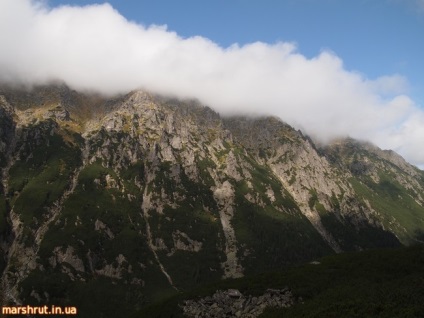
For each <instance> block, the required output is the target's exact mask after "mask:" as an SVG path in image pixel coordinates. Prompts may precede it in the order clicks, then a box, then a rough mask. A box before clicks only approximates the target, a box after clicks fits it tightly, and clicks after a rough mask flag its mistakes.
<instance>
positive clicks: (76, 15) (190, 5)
mask: <svg viewBox="0 0 424 318" xmlns="http://www.w3.org/2000/svg"><path fill="white" fill-rule="evenodd" d="M95 3H100V4H98V5H95ZM101 3H102V2H101V1H72V0H68V1H66V0H60V1H59V0H44V1H30V0H0V43H1V50H0V80H3V81H19V82H25V83H35V82H48V81H50V80H53V79H61V80H64V81H66V82H67V83H68V85H70V86H72V87H74V88H77V89H95V90H99V91H102V92H106V93H116V92H124V91H127V90H131V89H135V88H145V89H149V90H153V91H157V92H159V93H171V94H173V95H176V96H179V97H196V98H198V99H200V100H201V101H202V102H204V103H206V104H208V105H209V106H211V107H212V108H215V109H216V110H217V111H219V112H221V113H223V114H229V113H234V112H246V113H257V114H262V113H263V114H273V115H276V116H279V117H280V118H281V119H283V120H284V121H286V122H288V123H289V124H291V125H293V126H295V127H296V128H301V129H302V130H304V131H305V132H306V133H309V134H311V135H313V136H314V137H315V138H318V139H320V140H322V141H328V140H330V139H331V138H333V137H337V136H342V137H343V136H351V137H354V138H360V139H367V140H370V141H372V142H374V143H376V144H377V145H378V146H380V147H382V148H390V149H394V150H395V151H397V152H399V153H401V154H402V155H403V156H404V157H405V158H406V159H407V160H409V161H411V162H413V163H415V164H417V165H420V166H421V167H422V166H424V148H423V147H422V143H423V140H424V111H423V107H422V106H424V75H423V74H424V63H423V56H424V39H423V34H424V0H286V1H284V0H275V1H270V0H261V1H259V0H250V1H249V0H244V1H242V0H214V1H209V0H204V1H199V0H178V1H175V0H169V1H164V0H155V1H127V0H126V1H109V4H101Z"/></svg>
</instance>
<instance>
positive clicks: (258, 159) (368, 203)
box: [0, 85, 424, 317]
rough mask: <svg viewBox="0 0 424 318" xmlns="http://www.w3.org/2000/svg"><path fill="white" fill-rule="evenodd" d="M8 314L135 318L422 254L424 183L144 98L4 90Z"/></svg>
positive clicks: (0, 162)
mask: <svg viewBox="0 0 424 318" xmlns="http://www.w3.org/2000/svg"><path fill="white" fill-rule="evenodd" d="M0 168H1V171H2V182H1V185H0V248H1V250H2V258H1V259H0V272H1V273H2V274H1V294H0V297H1V299H2V303H3V304H25V305H26V304H34V305H40V304H41V305H45V304H54V305H63V306H65V305H67V306H77V307H78V308H79V310H80V313H81V317H91V316H93V315H94V316H99V317H100V316H102V315H103V316H104V317H109V316H110V317H112V316H114V315H115V316H116V315H117V314H118V313H119V316H128V315H129V314H131V313H132V312H133V311H135V310H138V309H140V308H142V307H144V306H145V305H146V304H149V303H151V302H154V301H156V300H158V299H161V298H163V297H165V296H166V295H170V294H173V293H176V292H177V291H184V290H188V289H191V288H193V287H195V286H199V285H203V284H205V283H208V282H212V281H216V280H220V279H222V278H237V277H242V276H245V275H251V274H254V273H260V272H265V271H271V270H276V269H280V268H283V267H285V266H288V265H291V264H300V263H304V262H307V261H311V260H314V259H316V258H318V257H321V256H323V255H328V254H333V253H339V252H342V251H357V250H362V249H370V248H380V247H394V246H400V245H410V244H413V243H416V242H421V241H422V240H423V239H424V235H423V230H424V173H423V172H422V171H421V170H419V169H418V168H416V167H414V166H412V165H410V164H408V163H407V162H406V161H405V160H404V159H403V158H402V157H400V156H399V155H397V154H396V153H394V152H392V151H383V150H381V149H379V148H377V147H375V146H373V145H371V144H369V143H365V142H360V141H355V140H352V139H343V140H337V141H335V142H333V143H332V144H329V145H319V144H316V143H314V142H313V141H312V139H311V138H309V137H308V136H305V135H304V134H302V132H300V131H296V130H295V129H293V128H292V127H290V126H289V125H287V124H285V123H284V122H282V121H281V120H280V119H278V118H273V117H263V118H248V117H228V118H223V117H221V116H220V115H219V114H217V113H216V112H214V111H213V110H211V109H210V108H208V107H206V106H203V105H201V104H200V103H199V102H197V101H193V100H185V101H183V100H177V99H174V98H170V97H164V96H158V95H154V94H150V93H148V92H144V91H133V92H130V93H128V94H126V95H120V96H113V97H105V96H100V95H97V94H95V93H91V92H76V91H73V90H71V89H69V88H68V87H66V86H65V85H51V86H39V87H34V88H32V89H31V90H25V89H21V88H13V87H5V86H3V87H2V88H1V89H0Z"/></svg>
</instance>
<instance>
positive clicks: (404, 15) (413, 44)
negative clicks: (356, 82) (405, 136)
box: [48, 0, 424, 106]
mask: <svg viewBox="0 0 424 318" xmlns="http://www.w3.org/2000/svg"><path fill="white" fill-rule="evenodd" d="M103 2H105V1H87V0H85V1H83V0H79V1H72V0H48V3H49V5H50V6H52V7H54V6H59V5H64V4H67V5H79V6H83V5H88V4H93V3H103ZM107 2H108V3H110V4H111V5H112V6H113V7H114V8H115V9H116V10H118V11H119V12H120V13H121V14H122V15H123V16H125V17H126V18H127V19H129V20H132V21H136V22H138V23H141V24H143V25H145V26H148V25H151V24H158V25H167V27H168V29H169V30H171V31H175V32H176V33H177V34H178V35H180V36H182V37H191V36H196V35H200V36H202V37H206V38H208V39H210V40H212V41H214V42H216V43H218V44H219V45H221V46H223V47H228V46H230V45H232V44H234V43H239V44H240V45H242V44H246V43H251V42H256V41H263V42H266V43H275V42H277V41H284V42H286V41H288V42H294V43H296V45H297V47H298V50H299V52H300V53H302V54H303V55H305V56H307V57H309V58H312V57H314V56H316V55H317V54H319V53H320V52H321V51H322V50H323V49H326V50H331V51H333V52H334V53H335V54H336V55H337V56H339V57H340V58H341V59H342V60H343V62H344V65H345V68H346V69H348V70H354V71H357V72H360V73H362V74H364V75H365V76H366V77H369V78H376V77H379V76H382V75H386V74H400V75H403V76H405V77H406V78H407V80H408V82H409V91H408V93H409V94H410V95H411V96H412V97H413V98H414V100H415V101H416V102H417V103H418V104H419V105H423V106H424V1H420V0H213V1H209V0H206V1H199V0H179V1H175V0H150V1H145V0H139V1H107Z"/></svg>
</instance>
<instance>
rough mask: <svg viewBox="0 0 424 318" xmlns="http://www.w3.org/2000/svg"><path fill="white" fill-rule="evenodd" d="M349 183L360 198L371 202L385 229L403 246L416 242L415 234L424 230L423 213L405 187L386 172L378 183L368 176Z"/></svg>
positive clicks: (423, 210)
mask: <svg viewBox="0 0 424 318" xmlns="http://www.w3.org/2000/svg"><path fill="white" fill-rule="evenodd" d="M349 181H350V183H351V184H352V186H353V188H354V190H355V192H356V193H357V194H358V195H359V197H361V198H363V199H366V200H368V201H369V202H370V204H371V206H372V207H373V208H374V209H375V210H376V211H377V212H378V213H379V214H380V215H381V217H382V222H383V224H384V226H385V227H386V228H388V229H391V230H392V231H393V232H394V233H395V234H396V235H397V236H398V237H399V239H400V241H401V242H402V243H403V244H411V243H414V242H415V240H416V239H417V237H414V233H419V232H420V231H421V230H422V229H423V228H424V218H423V216H422V215H423V213H424V209H423V207H421V206H420V205H419V204H418V203H417V202H416V201H415V199H414V198H413V197H412V196H411V195H410V194H409V193H408V191H407V190H406V189H405V188H404V187H403V186H401V185H400V184H399V183H398V182H397V181H395V179H394V178H393V177H390V176H389V175H388V174H387V173H384V172H380V181H379V182H378V183H375V182H374V181H373V180H372V179H371V178H370V177H367V176H364V177H361V178H360V179H357V178H351V179H350V180H349ZM393 221H395V222H393ZM405 230H406V231H405Z"/></svg>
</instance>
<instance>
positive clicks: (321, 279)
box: [132, 245, 424, 318]
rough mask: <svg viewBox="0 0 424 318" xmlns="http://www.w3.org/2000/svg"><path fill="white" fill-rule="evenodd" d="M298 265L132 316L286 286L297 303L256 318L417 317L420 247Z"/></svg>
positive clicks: (421, 291) (155, 317)
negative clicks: (221, 294) (220, 294)
mask: <svg viewBox="0 0 424 318" xmlns="http://www.w3.org/2000/svg"><path fill="white" fill-rule="evenodd" d="M319 262H320V264H318V265H313V264H307V265H301V266H296V267H290V268H286V269H284V270H283V271H279V272H270V273H263V274H260V275H256V276H248V277H244V278H241V279H236V280H226V281H220V282H216V283H214V284H210V285H205V286H202V287H200V288H197V289H194V290H192V291H190V292H186V293H182V294H179V295H175V296H172V297H170V298H167V299H164V300H162V301H160V302H158V303H156V304H152V305H151V306H148V307H146V308H144V309H142V310H141V311H140V312H138V313H137V314H134V315H133V316H132V317H134V318H136V317H150V318H159V317H161V318H165V317H175V318H176V317H183V316H182V310H181V308H179V307H178V304H181V303H182V302H183V300H184V299H195V298H197V297H205V296H208V295H212V294H213V293H214V292H215V291H216V290H225V289H229V288H236V289H239V290H240V291H241V292H242V293H243V294H245V295H260V294H263V292H264V291H265V290H266V289H268V288H284V287H289V288H290V289H291V290H292V292H293V294H294V296H295V297H296V299H298V300H300V299H302V301H298V302H297V304H295V305H294V306H292V307H290V308H287V309H272V308H269V309H267V310H266V311H265V312H264V313H263V314H262V315H261V316H260V317H261V318H271V317H289V318H290V317H317V318H318V317H330V318H331V317H335V318H339V317H340V318H343V317H421V316H422V312H423V310H424V307H423V304H422V299H423V297H424V288H423V286H424V279H423V277H424V247H423V246H422V245H418V246H413V247H409V248H399V249H385V250H369V251H365V252H356V253H345V254H338V255H332V256H327V257H325V258H323V259H320V260H319Z"/></svg>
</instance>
